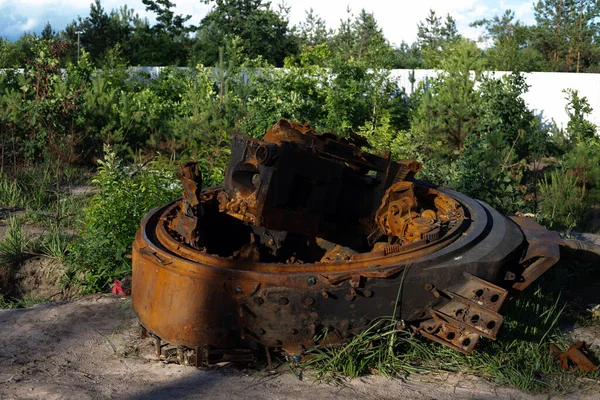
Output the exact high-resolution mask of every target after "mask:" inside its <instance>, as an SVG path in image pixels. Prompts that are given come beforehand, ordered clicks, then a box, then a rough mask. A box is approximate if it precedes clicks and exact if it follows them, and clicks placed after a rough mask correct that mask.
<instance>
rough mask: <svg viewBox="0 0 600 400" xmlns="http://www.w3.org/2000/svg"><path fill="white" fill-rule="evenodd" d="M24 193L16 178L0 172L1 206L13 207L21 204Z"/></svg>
mask: <svg viewBox="0 0 600 400" xmlns="http://www.w3.org/2000/svg"><path fill="white" fill-rule="evenodd" d="M22 199H23V193H22V191H21V188H19V186H18V185H17V181H16V180H11V179H10V178H9V177H8V176H7V175H6V174H0V208H13V207H17V206H19V205H20V204H21V202H22Z"/></svg>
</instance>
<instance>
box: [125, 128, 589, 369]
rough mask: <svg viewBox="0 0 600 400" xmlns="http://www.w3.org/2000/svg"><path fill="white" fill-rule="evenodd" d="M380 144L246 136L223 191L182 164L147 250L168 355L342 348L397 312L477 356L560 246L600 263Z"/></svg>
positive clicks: (147, 295) (161, 341)
mask: <svg viewBox="0 0 600 400" xmlns="http://www.w3.org/2000/svg"><path fill="white" fill-rule="evenodd" d="M365 145H366V143H365V142H364V139H361V138H359V137H350V138H348V139H345V138H340V137H338V136H336V135H334V134H329V133H324V134H317V133H315V132H314V131H312V129H311V128H310V127H309V126H308V125H306V124H305V125H301V124H299V123H296V122H291V121H287V120H281V121H279V122H278V123H277V124H275V125H274V126H273V127H271V129H270V130H269V131H268V132H267V133H266V134H265V136H264V137H263V139H262V140H256V139H252V138H248V137H241V136H235V137H234V138H233V142H232V146H231V157H230V161H229V166H228V169H227V172H226V176H225V181H224V184H223V186H222V187H217V188H207V189H202V178H201V175H200V173H199V171H198V168H197V164H196V163H190V164H186V165H185V166H184V167H183V168H182V170H181V172H180V176H179V177H180V179H181V182H182V184H183V188H184V191H183V196H182V198H181V199H179V200H177V201H173V202H171V203H169V204H167V205H165V206H162V207H158V208H155V209H153V210H152V211H150V212H149V213H148V214H147V215H146V216H145V218H144V220H143V222H142V225H141V228H140V230H139V231H138V233H137V235H136V238H135V241H134V243H133V274H132V299H133V306H134V309H135V311H136V312H137V314H138V316H139V318H140V322H141V324H142V326H143V327H144V330H145V331H146V332H149V333H150V334H151V335H152V336H153V337H154V339H155V344H156V352H157V355H159V356H162V357H168V356H169V355H173V354H174V355H175V356H176V357H177V359H178V360H179V361H180V362H182V363H190V362H191V363H195V364H196V365H199V364H201V363H208V362H209V361H211V360H230V359H237V360H240V359H249V358H252V355H253V354H255V353H256V352H258V351H265V350H266V354H267V355H268V357H269V360H270V354H271V351H278V352H281V353H283V354H284V355H287V356H294V357H298V356H300V355H302V354H303V352H304V351H305V350H306V349H308V348H311V347H313V346H315V344H318V343H315V340H316V337H317V336H318V335H319V334H320V333H321V332H323V331H327V332H328V337H327V343H332V342H333V343H335V342H343V341H344V340H346V339H348V338H350V337H352V336H353V335H355V334H357V333H359V332H361V331H362V330H364V329H366V328H367V327H368V326H370V324H372V323H373V322H374V321H377V320H378V318H379V317H382V316H393V317H394V318H396V319H397V320H398V321H403V323H405V324H406V326H407V327H409V328H410V329H412V331H413V332H414V333H417V334H420V335H422V336H424V337H426V338H428V339H431V340H433V341H436V342H438V343H441V344H443V345H446V346H448V347H451V348H453V349H455V350H457V351H460V352H462V353H465V354H469V353H471V351H472V350H473V348H474V346H475V345H476V343H477V341H478V340H479V338H480V337H482V336H483V337H486V338H489V339H495V338H496V336H497V335H498V331H499V330H500V327H501V326H502V323H503V316H502V315H501V314H499V310H500V307H501V306H502V303H503V302H504V301H505V300H506V298H507V296H509V294H510V293H514V292H520V291H522V290H524V289H525V288H526V287H527V286H529V285H530V284H531V283H532V282H533V281H534V280H535V279H537V278H538V277H539V276H540V275H542V274H543V273H544V272H545V271H547V270H548V269H549V268H550V267H551V266H552V265H554V264H555V263H556V262H557V261H558V260H559V257H560V255H561V250H562V251H563V252H564V251H569V250H585V251H589V252H595V253H596V254H600V251H599V250H598V248H597V247H593V246H592V245H588V244H585V243H582V242H578V241H570V240H563V239H561V238H560V237H559V235H558V234H557V233H556V232H552V231H548V230H546V229H545V228H543V227H542V226H540V225H538V224H537V223H535V222H534V221H533V220H531V219H528V218H522V217H511V218H507V217H505V216H503V215H501V214H500V213H499V212H497V211H496V210H494V209H493V208H491V207H490V206H488V205H487V204H485V203H482V202H480V201H477V200H474V199H471V198H469V197H467V196H465V195H463V194H461V193H458V192H455V191H452V190H450V189H447V188H442V187H437V186H435V185H432V184H430V183H427V182H423V181H418V180H415V178H414V176H415V174H416V173H417V172H418V171H419V170H420V169H421V164H420V163H418V162H416V161H399V162H394V161H392V160H391V159H390V158H389V156H386V157H381V156H378V155H375V154H371V153H369V152H365V151H363V150H361V149H362V148H364V147H365ZM165 343H168V344H169V346H167V345H165Z"/></svg>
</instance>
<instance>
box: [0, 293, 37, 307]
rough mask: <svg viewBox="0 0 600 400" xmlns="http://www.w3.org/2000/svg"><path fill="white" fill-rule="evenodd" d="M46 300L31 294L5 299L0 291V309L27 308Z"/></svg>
mask: <svg viewBox="0 0 600 400" xmlns="http://www.w3.org/2000/svg"><path fill="white" fill-rule="evenodd" d="M46 301H48V299H47V298H45V297H38V296H34V295H32V294H29V293H28V294H25V295H24V296H23V297H22V298H20V299H7V298H6V297H5V296H4V295H3V294H2V293H0V309H3V308H9V309H12V308H29V307H33V306H35V305H37V304H40V303H45V302H46Z"/></svg>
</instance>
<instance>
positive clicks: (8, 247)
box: [0, 217, 32, 266]
mask: <svg viewBox="0 0 600 400" xmlns="http://www.w3.org/2000/svg"><path fill="white" fill-rule="evenodd" d="M30 244H31V239H30V237H29V236H28V235H27V234H26V233H25V232H24V231H23V227H22V226H21V221H20V220H19V219H18V218H15V217H11V218H9V219H8V225H7V229H6V234H5V236H4V238H2V239H1V240H0V266H3V265H9V266H10V265H14V264H18V263H20V262H22V261H23V260H25V259H26V258H27V257H28V256H30V255H31V254H32V253H31V251H30Z"/></svg>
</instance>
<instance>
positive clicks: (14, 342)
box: [0, 295, 600, 400]
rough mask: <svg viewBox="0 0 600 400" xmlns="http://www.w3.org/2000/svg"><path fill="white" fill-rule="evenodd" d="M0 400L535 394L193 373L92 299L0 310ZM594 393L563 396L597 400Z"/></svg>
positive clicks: (456, 381)
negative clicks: (160, 357)
mask: <svg viewBox="0 0 600 400" xmlns="http://www.w3.org/2000/svg"><path fill="white" fill-rule="evenodd" d="M0 337H2V340H1V341H0V398H2V399H3V398H10V399H12V398H27V399H71V398H77V399H106V398H114V399H167V398H168V399H171V398H211V399H213V398H214V399H241V398H268V399H311V400H312V399H315V398H328V399H329V398H331V399H342V398H343V399H346V398H349V397H352V398H354V399H398V398H411V399H434V398H444V399H467V398H477V399H496V398H501V399H537V398H540V399H541V398H546V397H547V396H532V395H528V394H526V393H522V392H520V391H518V390H515V389H512V388H506V387H497V386H494V385H493V384H491V383H488V382H486V381H483V380H481V379H478V378H476V377H472V376H465V375H461V374H423V375H411V376H409V377H408V378H407V379H404V380H402V379H392V378H385V377H381V376H369V377H365V378H360V379H354V380H350V381H348V382H345V383H344V384H342V385H337V386H332V385H327V384H323V383H316V382H315V381H314V379H313V378H311V377H305V378H304V379H303V380H302V381H300V380H298V379H297V378H296V377H294V376H293V375H292V374H291V373H289V372H286V371H287V367H285V366H284V367H283V368H281V369H280V370H279V371H278V372H276V373H273V374H271V373H265V372H259V371H255V370H240V369H236V368H232V367H226V368H223V369H220V370H208V371H207V370H199V369H196V368H193V367H184V366H180V365H174V364H164V363H162V362H158V361H156V360H155V357H154V353H153V348H152V343H151V340H150V339H144V340H142V339H140V337H139V328H138V323H137V318H136V316H135V313H134V312H133V310H132V308H131V304H130V301H129V300H128V299H127V300H120V299H117V298H115V297H114V296H109V295H101V296H99V295H94V296H88V297H85V298H81V299H79V300H77V301H74V302H71V303H46V304H40V305H38V306H35V307H33V308H28V309H16V310H0ZM598 396H600V390H593V391H587V392H584V393H582V392H577V393H572V394H569V395H567V396H566V397H567V398H578V399H579V398H590V399H592V398H598Z"/></svg>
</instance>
